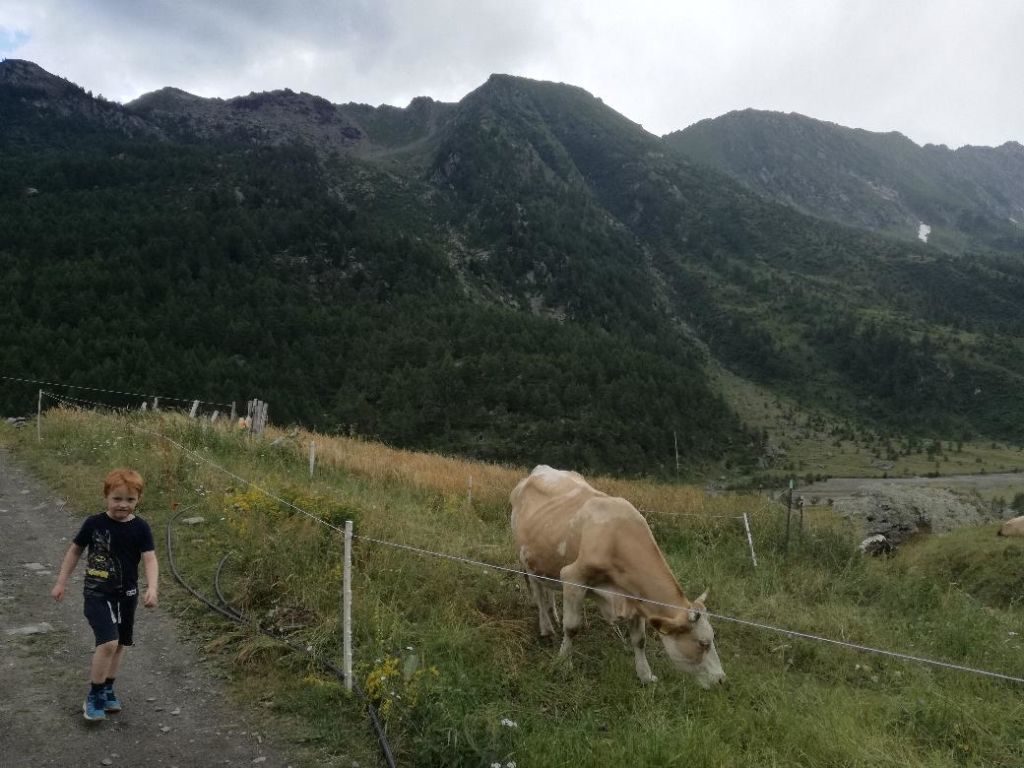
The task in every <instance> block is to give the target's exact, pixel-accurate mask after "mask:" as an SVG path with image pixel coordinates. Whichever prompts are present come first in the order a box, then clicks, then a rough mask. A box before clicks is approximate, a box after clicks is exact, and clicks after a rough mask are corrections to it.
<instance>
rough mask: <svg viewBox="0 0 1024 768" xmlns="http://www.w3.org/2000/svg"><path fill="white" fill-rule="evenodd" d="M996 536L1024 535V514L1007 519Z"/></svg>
mask: <svg viewBox="0 0 1024 768" xmlns="http://www.w3.org/2000/svg"><path fill="white" fill-rule="evenodd" d="M996 536H1024V515H1021V516H1020V517H1015V518H1013V519H1012V520H1007V521H1006V522H1005V523H1003V524H1002V526H1001V527H1000V528H999V531H998V532H997V533H996Z"/></svg>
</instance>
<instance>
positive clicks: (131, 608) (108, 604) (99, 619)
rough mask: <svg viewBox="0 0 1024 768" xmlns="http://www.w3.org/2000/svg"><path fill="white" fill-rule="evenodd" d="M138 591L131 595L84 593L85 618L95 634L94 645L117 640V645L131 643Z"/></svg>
mask: <svg viewBox="0 0 1024 768" xmlns="http://www.w3.org/2000/svg"><path fill="white" fill-rule="evenodd" d="M138 602H139V594H138V591H136V592H135V594H133V595H132V596H131V597H126V596H124V595H108V596H105V595H86V596H85V618H86V619H88V621H89V626H90V627H92V632H93V634H94V635H96V645H103V643H109V642H110V641H111V640H117V644H118V645H133V644H134V641H133V639H132V634H133V633H134V631H135V606H136V604H137V603H138Z"/></svg>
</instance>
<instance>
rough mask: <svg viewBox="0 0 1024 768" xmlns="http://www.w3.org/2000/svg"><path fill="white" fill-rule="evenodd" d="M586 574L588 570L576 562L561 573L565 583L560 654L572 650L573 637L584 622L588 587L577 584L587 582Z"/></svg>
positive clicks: (563, 584) (565, 655)
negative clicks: (584, 604) (584, 606)
mask: <svg viewBox="0 0 1024 768" xmlns="http://www.w3.org/2000/svg"><path fill="white" fill-rule="evenodd" d="M586 575H587V574H586V570H585V569H584V568H582V567H580V566H579V565H577V564H576V563H570V564H569V565H567V566H565V567H564V568H563V569H562V571H561V573H560V574H559V576H560V577H561V579H562V582H563V583H562V647H561V648H560V649H559V651H558V655H559V656H562V657H567V656H568V655H569V654H570V653H571V652H572V638H573V636H575V634H576V633H577V632H578V631H579V628H580V624H582V623H583V598H585V597H586V596H587V588H586V587H582V586H575V585H576V584H584V583H586ZM570 582H571V583H570Z"/></svg>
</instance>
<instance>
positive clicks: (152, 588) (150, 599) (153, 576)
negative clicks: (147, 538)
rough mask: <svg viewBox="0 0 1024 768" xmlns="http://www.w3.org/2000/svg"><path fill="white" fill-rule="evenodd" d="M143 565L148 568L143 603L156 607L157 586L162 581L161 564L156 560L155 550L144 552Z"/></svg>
mask: <svg viewBox="0 0 1024 768" xmlns="http://www.w3.org/2000/svg"><path fill="white" fill-rule="evenodd" d="M142 567H143V568H145V569H146V596H145V598H143V600H142V604H143V605H144V606H146V607H147V608H155V607H156V601H157V597H156V593H157V586H158V583H159V581H160V565H159V564H158V563H157V561H156V551H155V550H152V549H151V550H149V551H148V552H143V553H142Z"/></svg>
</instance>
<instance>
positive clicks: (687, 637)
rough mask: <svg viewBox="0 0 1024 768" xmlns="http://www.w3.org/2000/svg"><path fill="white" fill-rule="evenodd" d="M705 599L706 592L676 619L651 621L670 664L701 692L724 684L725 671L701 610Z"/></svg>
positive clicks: (713, 637)
mask: <svg viewBox="0 0 1024 768" xmlns="http://www.w3.org/2000/svg"><path fill="white" fill-rule="evenodd" d="M707 596H708V593H707V592H705V593H704V594H703V595H701V596H700V597H698V598H697V599H696V600H694V601H693V602H692V603H690V607H689V609H687V610H682V611H680V612H679V614H678V615H676V616H673V617H660V616H654V617H652V618H651V620H650V623H651V626H652V627H654V629H655V630H657V632H658V634H659V636H660V637H661V644H662V645H664V646H665V651H666V653H668V657H669V658H670V659H672V663H673V664H675V665H676V667H677V668H678V669H680V670H682V671H683V672H688V673H689V674H691V675H693V676H694V677H695V678H696V679H697V683H698V684H699V685H700V686H701V687H702V688H710V687H711V686H713V685H717V684H718V683H721V682H723V681H724V680H725V671H724V670H723V669H722V662H721V660H720V659H719V658H718V651H717V650H716V649H715V630H714V629H712V628H711V621H710V620H709V619H708V616H707V608H706V607H705V606H704V601H705V600H706V599H707Z"/></svg>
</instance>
